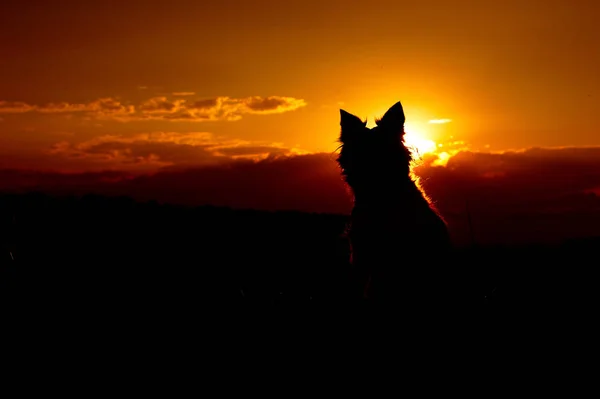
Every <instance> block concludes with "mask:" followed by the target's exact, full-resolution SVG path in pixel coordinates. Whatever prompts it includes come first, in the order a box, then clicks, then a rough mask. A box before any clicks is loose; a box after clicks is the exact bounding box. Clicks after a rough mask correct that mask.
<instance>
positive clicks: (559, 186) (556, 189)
mask: <svg viewBox="0 0 600 399" xmlns="http://www.w3.org/2000/svg"><path fill="white" fill-rule="evenodd" d="M416 173H417V174H418V175H420V176H421V184H422V186H423V187H424V188H425V189H426V191H427V192H428V193H429V195H430V196H431V197H432V198H434V199H435V200H436V205H437V206H438V208H439V209H440V210H441V211H442V212H443V214H444V215H445V216H446V218H447V219H448V221H449V222H451V223H453V225H454V230H455V231H456V232H457V234H458V235H459V236H460V238H461V239H462V240H466V239H468V237H469V235H470V234H471V231H470V230H471V228H470V227H469V217H468V216H467V212H466V210H467V209H468V210H469V213H470V218H471V227H472V230H473V231H472V233H473V234H474V236H475V238H476V239H478V240H480V241H482V242H488V241H508V240H510V241H528V240H530V239H532V238H536V239H540V240H550V239H562V238H566V237H573V236H580V235H581V236H586V235H600V197H599V196H598V195H597V194H596V190H597V189H598V187H600V148H599V147H589V148H559V149H543V148H532V149H529V150H526V151H520V152H505V153H500V154H493V153H476V152H467V151H463V152H460V153H458V154H457V155H455V156H454V157H452V158H450V160H449V161H448V163H447V165H446V166H445V167H441V166H430V165H428V164H424V165H422V166H421V167H419V168H417V169H416Z"/></svg>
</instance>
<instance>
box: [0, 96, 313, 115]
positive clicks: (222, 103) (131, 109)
mask: <svg viewBox="0 0 600 399" xmlns="http://www.w3.org/2000/svg"><path fill="white" fill-rule="evenodd" d="M193 94H194V93H191V92H190V93H174V95H176V96H192V95H193ZM304 106H306V102H305V101H304V100H302V99H297V98H293V97H281V96H269V97H258V96H253V97H245V98H230V97H224V96H223V97H214V98H205V99H181V98H177V99H170V98H168V97H166V96H159V97H152V98H149V99H147V100H145V101H142V102H141V103H140V104H138V105H137V106H134V105H131V104H126V103H123V102H122V101H121V100H119V99H115V98H101V99H98V100H95V101H92V102H89V103H82V104H79V103H68V102H59V103H49V104H45V105H41V106H40V105H31V104H27V103H24V102H18V101H17V102H14V101H0V113H13V114H16V113H25V112H39V113H44V114H56V113H68V114H76V113H84V114H85V115H86V116H88V117H95V118H99V119H114V120H119V121H122V122H127V121H136V120H137V121H140V120H164V121H188V122H203V121H221V120H228V121H235V120H239V119H241V118H242V117H243V116H244V115H252V114H255V115H268V114H279V113H284V112H289V111H294V110H296V109H298V108H301V107H304Z"/></svg>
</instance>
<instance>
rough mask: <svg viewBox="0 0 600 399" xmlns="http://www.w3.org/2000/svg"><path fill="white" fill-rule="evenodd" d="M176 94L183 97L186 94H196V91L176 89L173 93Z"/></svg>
mask: <svg viewBox="0 0 600 399" xmlns="http://www.w3.org/2000/svg"><path fill="white" fill-rule="evenodd" d="M172 94H173V95H174V96H181V97H185V96H195V95H196V93H194V92H193V91H176V92H174V93H172Z"/></svg>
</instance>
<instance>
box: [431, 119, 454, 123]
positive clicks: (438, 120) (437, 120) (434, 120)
mask: <svg viewBox="0 0 600 399" xmlns="http://www.w3.org/2000/svg"><path fill="white" fill-rule="evenodd" d="M450 122H452V119H431V120H430V121H429V122H428V123H435V124H441V123H450Z"/></svg>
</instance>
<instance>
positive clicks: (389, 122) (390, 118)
mask: <svg viewBox="0 0 600 399" xmlns="http://www.w3.org/2000/svg"><path fill="white" fill-rule="evenodd" d="M405 121H406V118H405V117H404V110H403V109H402V104H401V103H400V101H398V102H397V103H396V104H394V105H392V107H391V108H390V109H388V110H387V112H386V113H385V115H383V117H382V118H381V119H380V120H379V121H378V122H377V126H382V127H385V128H389V129H392V130H393V131H394V132H400V131H402V130H403V129H404V122H405Z"/></svg>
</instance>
